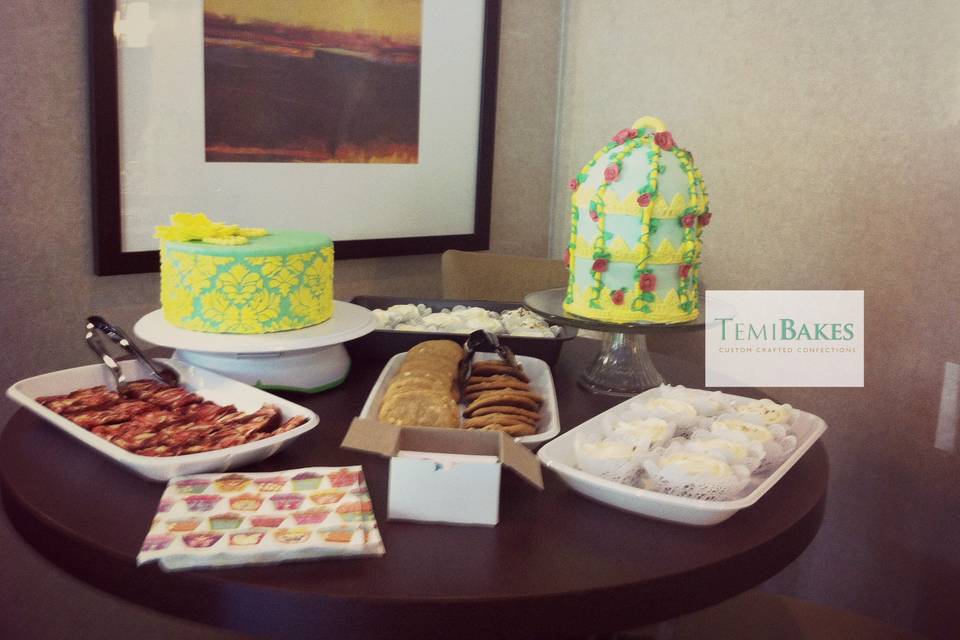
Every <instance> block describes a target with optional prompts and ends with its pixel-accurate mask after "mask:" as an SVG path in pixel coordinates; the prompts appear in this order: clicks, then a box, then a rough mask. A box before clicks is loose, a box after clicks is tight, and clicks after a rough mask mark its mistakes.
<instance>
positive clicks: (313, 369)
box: [133, 300, 376, 393]
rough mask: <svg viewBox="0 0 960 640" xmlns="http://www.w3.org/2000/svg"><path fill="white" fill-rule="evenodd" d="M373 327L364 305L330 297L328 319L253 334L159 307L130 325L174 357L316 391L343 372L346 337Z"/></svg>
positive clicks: (243, 377)
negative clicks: (188, 322)
mask: <svg viewBox="0 0 960 640" xmlns="http://www.w3.org/2000/svg"><path fill="white" fill-rule="evenodd" d="M374 329H376V320H375V318H374V316H373V313H372V312H371V311H370V310H369V309H366V308H364V307H361V306H359V305H355V304H351V303H349V302H341V301H340V300H334V302H333V315H332V316H331V317H330V319H329V320H327V321H326V322H321V323H320V324H317V325H313V326H312V327H306V328H304V329H295V330H292V331H278V332H276V333H264V334H257V335H245V334H227V333H203V332H200V331H189V330H187V329H181V328H180V327H176V326H174V325H172V324H170V323H169V322H167V321H166V319H164V317H163V312H162V310H160V309H158V310H156V311H153V312H151V313H148V314H147V315H145V316H144V317H142V318H141V319H140V320H139V321H138V322H137V324H136V325H134V327H133V332H134V333H135V334H136V335H137V337H138V338H141V339H142V340H146V341H148V342H152V343H153V344H156V345H159V346H162V347H171V348H173V349H175V351H174V352H173V357H174V358H175V359H177V360H181V361H183V362H187V363H189V364H192V365H195V366H198V367H202V368H204V369H209V370H211V371H216V372H217V373H221V374H223V375H225V376H228V377H230V378H233V379H234V380H239V381H240V382H246V383H247V384H251V385H253V386H255V387H259V388H261V389H270V390H274V391H297V392H300V393H319V392H321V391H326V390H327V389H332V388H333V387H336V386H337V385H339V384H340V383H341V382H343V381H344V379H345V378H346V377H347V372H348V371H349V370H350V356H349V355H348V354H347V350H346V348H345V347H344V346H343V343H344V342H347V341H348V340H353V339H354V338H359V337H361V336H365V335H367V334H368V333H370V332H371V331H373V330H374Z"/></svg>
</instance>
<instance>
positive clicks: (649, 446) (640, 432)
mask: <svg viewBox="0 0 960 640" xmlns="http://www.w3.org/2000/svg"><path fill="white" fill-rule="evenodd" d="M603 427H604V431H605V432H606V433H607V436H608V437H609V438H610V439H613V440H621V441H623V442H627V443H629V444H632V445H633V446H635V447H636V448H637V449H639V450H640V451H651V450H653V449H655V448H658V447H665V446H666V445H667V443H668V442H669V441H670V438H672V437H673V434H674V432H675V431H676V428H677V427H676V425H675V424H673V423H672V422H667V421H666V420H664V419H663V418H652V417H643V416H640V415H636V414H634V413H632V412H626V413H624V414H621V415H619V416H613V415H608V416H605V417H604V421H603Z"/></svg>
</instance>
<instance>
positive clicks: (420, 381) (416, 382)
mask: <svg viewBox="0 0 960 640" xmlns="http://www.w3.org/2000/svg"><path fill="white" fill-rule="evenodd" d="M411 389H433V390H434V391H438V392H441V393H452V394H453V396H454V398H456V397H458V396H459V392H458V391H457V389H456V387H455V386H454V385H453V384H452V382H450V381H445V380H440V379H438V378H434V377H431V376H426V375H421V374H411V375H409V376H397V377H395V378H394V379H393V380H392V381H391V382H390V386H389V387H387V393H386V395H388V396H389V395H391V394H392V393H398V392H400V391H408V390H411Z"/></svg>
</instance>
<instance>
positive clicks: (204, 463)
mask: <svg viewBox="0 0 960 640" xmlns="http://www.w3.org/2000/svg"><path fill="white" fill-rule="evenodd" d="M158 360H159V361H160V362H166V363H167V364H169V365H170V366H171V367H173V368H175V369H176V370H177V371H178V372H179V373H180V384H181V386H183V387H185V388H186V389H187V390H189V391H192V392H193V393H196V394H197V395H199V396H201V397H202V398H204V399H205V400H212V401H213V402H216V403H218V404H221V405H225V404H232V405H234V406H236V407H237V409H239V410H240V411H244V412H251V411H256V410H257V409H259V408H260V407H261V406H262V405H263V404H265V403H269V404H274V405H276V406H277V407H279V408H280V411H281V412H282V415H283V417H284V419H286V418H290V417H293V416H297V415H300V416H307V422H306V423H304V424H302V425H300V426H299V427H296V428H295V429H291V430H290V431H287V432H284V433H281V434H277V435H276V436H271V437H269V438H264V439H262V440H257V441H255V442H249V443H247V444H242V445H238V446H236V447H229V448H226V449H218V450H216V451H205V452H203V453H191V454H187V455H182V456H169V457H151V456H141V455H137V454H135V453H131V452H129V451H127V450H125V449H122V448H120V447H118V446H117V445H115V444H112V443H110V442H108V441H107V440H105V439H103V438H101V437H100V436H98V435H96V434H94V433H91V432H89V431H87V430H86V429H84V428H83V427H81V426H80V425H78V424H75V423H73V422H71V421H70V420H68V419H67V418H64V417H63V416H61V415H59V414H57V413H55V412H53V411H51V410H50V409H47V408H46V407H44V406H43V405H42V404H40V403H39V402H36V400H35V398H38V397H41V396H52V395H60V394H65V393H70V392H71V391H75V390H77V389H83V388H89V387H95V386H97V385H106V386H107V387H108V388H111V389H112V388H113V387H114V386H115V385H116V383H115V382H114V380H113V376H112V375H111V374H110V372H109V371H108V370H107V368H106V367H105V366H104V365H102V364H94V365H89V366H85V367H77V368H75V369H64V370H63V371H56V372H53V373H46V374H43V375H39V376H34V377H32V378H27V379H25V380H21V381H20V382H17V383H16V384H14V385H13V386H11V387H10V388H9V389H7V396H8V397H9V398H10V399H12V400H13V401H15V402H17V403H19V404H21V405H23V406H24V407H26V408H27V409H29V410H30V411H32V412H33V413H35V414H37V415H38V416H40V417H41V418H43V419H44V420H46V421H47V422H49V423H50V424H52V425H54V426H56V427H59V428H60V429H61V430H62V431H64V432H66V433H68V434H70V435H71V436H73V437H74V438H76V439H77V440H80V441H81V442H83V443H84V444H86V445H88V446H89V447H91V448H93V449H95V450H97V451H99V452H100V453H102V454H103V455H105V456H107V457H108V458H110V459H111V460H113V461H114V462H117V463H118V464H121V465H123V466H124V467H126V468H127V469H129V470H131V471H133V472H134V473H137V474H139V475H141V476H143V477H144V478H149V479H151V480H169V479H170V478H173V477H175V476H182V475H189V474H191V473H206V472H218V471H225V470H227V469H233V468H235V467H240V466H243V465H246V464H251V463H254V462H258V461H260V460H263V459H264V458H267V457H269V456H271V455H273V454H274V453H276V452H277V451H279V450H280V449H282V448H283V447H285V446H287V445H289V444H290V443H291V442H293V440H294V439H296V438H298V437H299V436H301V435H303V434H304V433H306V432H307V431H309V430H310V429H313V428H314V427H315V426H317V424H318V423H319V422H320V419H319V418H318V417H317V414H316V413H314V412H313V411H311V410H310V409H307V408H306V407H301V406H300V405H298V404H295V403H293V402H290V401H289V400H284V399H283V398H280V397H277V396H275V395H273V394H271V393H267V392H266V391H263V390H261V389H257V388H255V387H251V386H250V385H246V384H243V383H242V382H237V381H236V380H231V379H230V378H226V377H224V376H221V375H220V374H217V373H213V372H212V371H207V370H206V369H201V368H199V367H194V366H192V365H188V364H185V363H183V362H179V361H176V360H169V359H158ZM119 364H120V367H121V368H122V369H123V373H124V375H126V377H127V379H128V380H136V379H139V378H146V377H148V372H147V369H146V367H144V366H143V365H141V364H140V363H139V362H137V361H135V360H124V361H122V362H120V363H119Z"/></svg>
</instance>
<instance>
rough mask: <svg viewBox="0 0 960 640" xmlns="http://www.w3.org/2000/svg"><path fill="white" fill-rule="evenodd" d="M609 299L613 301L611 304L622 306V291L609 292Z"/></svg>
mask: <svg viewBox="0 0 960 640" xmlns="http://www.w3.org/2000/svg"><path fill="white" fill-rule="evenodd" d="M610 299H611V300H613V304H623V289H617V290H616V291H613V292H611V293H610Z"/></svg>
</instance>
